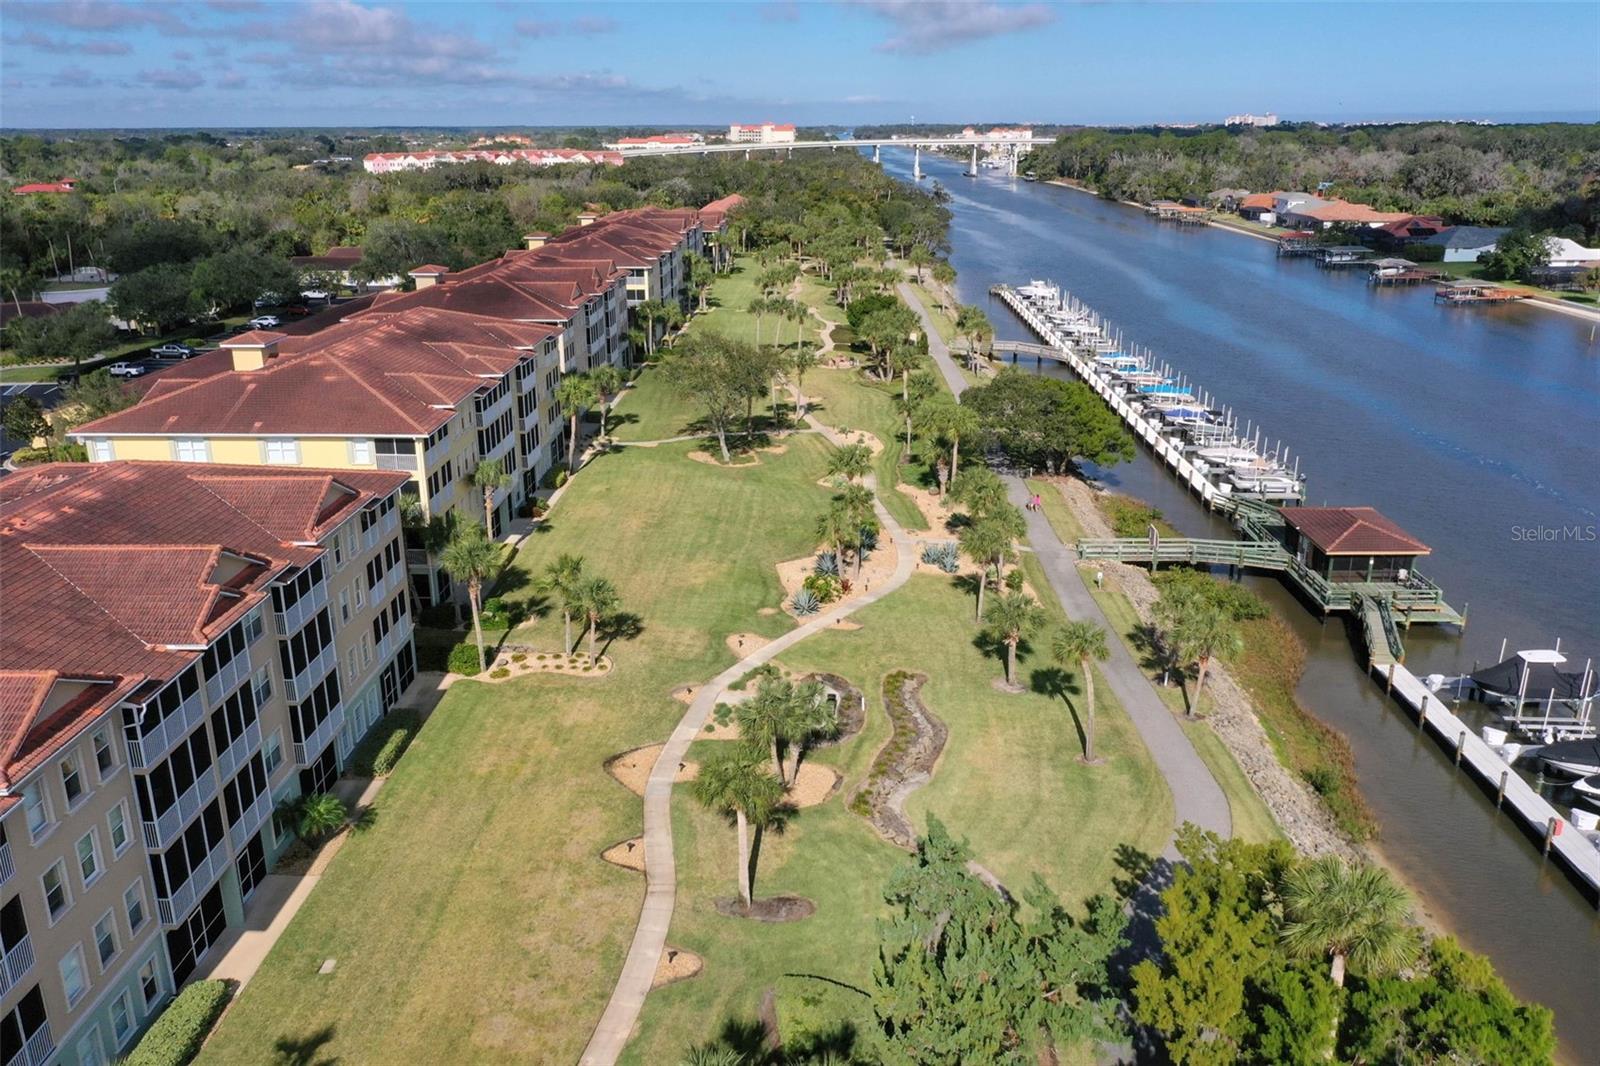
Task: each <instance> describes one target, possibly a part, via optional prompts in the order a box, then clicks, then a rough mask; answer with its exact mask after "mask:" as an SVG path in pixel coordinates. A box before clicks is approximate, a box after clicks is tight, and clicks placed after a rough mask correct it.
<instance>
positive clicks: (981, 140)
mask: <svg viewBox="0 0 1600 1066" xmlns="http://www.w3.org/2000/svg"><path fill="white" fill-rule="evenodd" d="M1054 143H1055V138H1054V137H1026V138H1023V137H985V136H982V135H980V136H977V137H917V138H910V137H882V138H869V139H860V138H850V139H849V140H842V141H791V142H789V143H787V144H739V143H735V144H669V145H652V146H651V147H649V148H640V149H637V150H630V151H628V152H627V153H626V158H628V159H642V158H645V157H648V156H659V155H726V154H728V153H729V152H743V153H744V157H745V158H746V159H750V158H753V155H752V153H756V152H772V153H775V154H776V153H779V152H781V153H783V154H784V155H785V156H789V155H793V154H794V152H795V150H796V149H800V150H802V151H804V150H808V149H809V150H813V151H814V150H817V149H821V148H826V149H827V150H829V151H837V150H838V149H840V148H848V149H852V150H855V149H861V148H871V149H872V161H873V162H874V163H881V162H882V161H883V149H885V148H909V149H911V151H912V153H913V158H912V164H911V170H912V173H913V174H914V175H915V176H916V177H918V178H921V177H922V150H923V149H924V148H930V149H931V148H968V149H971V154H970V155H969V156H968V161H967V173H968V174H977V173H978V149H979V148H1012V149H1016V148H1022V147H1028V148H1034V147H1037V146H1038V145H1041V144H1054ZM1017 154H1018V153H1016V152H1015V151H1013V152H1011V153H1010V169H1011V172H1012V173H1015V172H1016V160H1017Z"/></svg>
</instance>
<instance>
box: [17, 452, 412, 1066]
mask: <svg viewBox="0 0 1600 1066" xmlns="http://www.w3.org/2000/svg"><path fill="white" fill-rule="evenodd" d="M405 481H406V478H405V475H404V474H401V473H398V472H391V471H380V470H372V471H365V472H361V471H351V470H341V471H328V470H312V469H296V470H282V469H273V468H268V467H262V466H236V465H215V464H214V465H209V466H204V467H201V466H195V465H191V464H186V463H176V462H126V461H119V462H110V463H100V464H50V465H45V466H39V467H32V468H29V469H28V470H26V471H23V472H19V473H17V474H14V475H12V476H11V477H8V478H5V479H3V480H0V572H3V573H4V575H5V595H4V597H3V598H0V631H3V632H4V634H5V639H4V641H0V746H3V750H0V901H3V902H0V948H3V951H0V1012H3V1017H0V1061H3V1062H5V1063H7V1064H8V1066H47V1064H55V1063H63V1064H68V1066H103V1064H104V1063H106V1062H108V1061H110V1060H111V1059H113V1058H115V1057H116V1056H117V1055H119V1054H120V1053H122V1052H123V1051H125V1050H126V1049H127V1048H128V1047H129V1046H130V1044H131V1043H132V1042H133V1040H134V1039H135V1038H136V1037H137V1035H138V1033H139V1032H140V1031H141V1030H142V1029H143V1027H144V1026H145V1025H146V1024H147V1022H148V1020H149V1019H150V1018H151V1017H152V1015H153V1013H154V1012H155V1011H156V1010H157V1009H158V1008H159V1007H160V1006H161V1004H162V1003H163V1002H164V1001H165V999H166V998H167V997H168V996H170V995H171V993H172V992H173V990H174V989H175V988H177V987H178V986H179V985H181V984H182V983H183V981H184V980H186V979H187V978H188V977H189V975H190V974H191V973H193V972H194V970H195V969H196V967H197V966H198V965H199V964H200V962H201V961H202V960H203V959H204V958H205V957H206V955H207V954H208V952H209V951H210V950H211V949H212V947H213V946H214V945H215V943H216V942H217V940H218V938H219V937H220V936H221V935H222V934H223V932H224V931H225V930H226V929H227V927H229V926H237V925H239V924H240V923H241V922H242V918H243V911H244V905H245V903H246V902H247V901H248V900H249V899H250V897H251V896H252V894H253V893H254V892H255V891H256V889H257V887H258V886H259V885H260V884H261V880H262V878H263V877H264V876H265V875H266V873H267V872H268V870H270V869H271V868H272V865H273V864H274V862H275V861H276V860H277V858H278V856H279V855H280V854H281V852H282V850H283V848H284V847H285V846H286V845H287V843H288V842H289V838H288V836H287V835H286V834H285V833H282V832H280V831H279V829H278V827H276V826H275V825H274V824H273V817H272V816H273V812H274V810H275V809H276V807H277V805H278V804H279V803H281V802H283V801H284V800H287V799H291V798H293V797H295V796H297V795H300V794H302V793H314V792H322V791H326V790H328V789H329V788H330V787H331V785H332V783H333V781H334V779H335V778H336V777H337V775H338V773H339V770H340V767H341V765H342V763H343V762H344V760H345V759H346V758H347V757H348V755H349V753H350V751H351V750H352V748H353V746H354V745H355V744H356V742H357V741H358V740H359V739H360V738H361V736H362V735H363V734H364V733H365V732H366V731H367V730H368V729H369V728H370V727H371V725H372V724H373V723H374V722H375V721H377V720H378V719H379V718H381V717H382V716H383V715H384V714H386V713H388V711H389V710H390V709H391V708H392V707H394V705H395V704H396V702H397V701H398V700H399V699H400V697H401V695H402V693H404V692H405V690H406V689H407V688H408V687H409V686H410V685H411V684H412V682H413V680H414V678H415V673H416V659H415V654H414V651H413V648H412V643H411V636H410V633H411V618H410V614H409V610H408V607H407V597H406V589H405V578H404V570H403V569H402V567H401V541H400V529H399V516H398V510H397V507H398V501H399V493H400V489H401V487H402V485H403V484H404V483H405Z"/></svg>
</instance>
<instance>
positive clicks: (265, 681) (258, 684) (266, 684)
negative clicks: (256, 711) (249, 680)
mask: <svg viewBox="0 0 1600 1066" xmlns="http://www.w3.org/2000/svg"><path fill="white" fill-rule="evenodd" d="M254 694H255V697H256V706H257V707H265V706H266V705H267V701H268V700H270V699H271V698H272V671H271V670H269V669H267V668H266V667H265V666H263V667H261V668H260V669H259V670H257V671H256V679H255V689H254Z"/></svg>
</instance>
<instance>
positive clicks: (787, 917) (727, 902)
mask: <svg viewBox="0 0 1600 1066" xmlns="http://www.w3.org/2000/svg"><path fill="white" fill-rule="evenodd" d="M716 907H717V913H718V914H720V915H723V916H724V917H727V918H753V919H754V920H756V921H758V922H798V921H800V920H801V919H802V918H809V917H811V916H812V915H813V914H815V913H817V905H816V904H815V903H813V902H811V901H810V900H809V899H806V898H805V897H804V896H771V897H769V898H767V899H758V900H756V901H755V902H753V903H751V904H750V906H749V907H746V906H745V905H744V900H742V899H740V898H739V897H738V896H721V897H718V899H717V901H716Z"/></svg>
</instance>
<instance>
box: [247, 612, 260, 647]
mask: <svg viewBox="0 0 1600 1066" xmlns="http://www.w3.org/2000/svg"><path fill="white" fill-rule="evenodd" d="M263 632H264V627H263V626H262V624H261V608H260V607H257V608H256V609H255V610H253V611H251V612H250V613H249V614H247V615H245V616H244V642H245V643H246V644H254V643H255V642H256V641H258V640H260V639H261V634H262V633H263Z"/></svg>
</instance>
